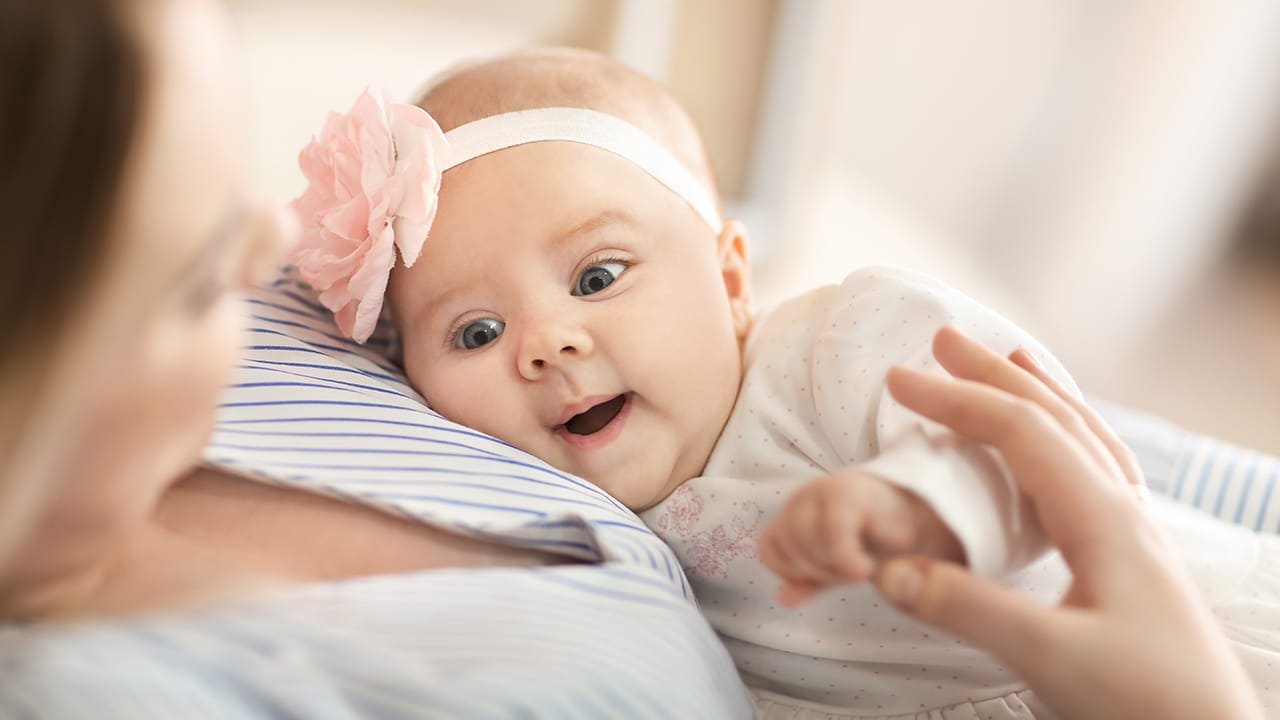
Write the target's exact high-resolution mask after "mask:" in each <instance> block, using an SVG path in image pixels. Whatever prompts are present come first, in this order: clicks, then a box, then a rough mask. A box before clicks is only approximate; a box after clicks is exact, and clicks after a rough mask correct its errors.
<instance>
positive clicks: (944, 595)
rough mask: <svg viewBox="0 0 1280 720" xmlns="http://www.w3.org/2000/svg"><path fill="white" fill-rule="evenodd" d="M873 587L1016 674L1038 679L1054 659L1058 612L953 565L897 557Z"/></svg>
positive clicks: (914, 615) (916, 615)
mask: <svg viewBox="0 0 1280 720" xmlns="http://www.w3.org/2000/svg"><path fill="white" fill-rule="evenodd" d="M875 583H876V587H877V588H879V589H880V592H881V593H882V594H883V595H884V596H885V597H887V598H889V600H890V601H892V602H893V604H894V605H895V606H896V607H897V608H898V609H899V610H901V611H902V612H904V613H906V614H907V615H910V616H912V617H915V618H919V619H920V620H923V621H924V622H927V623H929V624H931V625H935V626H937V627H939V628H941V629H943V630H946V631H947V632H950V633H952V634H953V635H956V636H957V637H960V638H963V639H964V640H967V641H968V642H969V643H971V644H973V645H974V646H976V647H980V648H983V649H985V650H988V651H990V652H992V653H994V654H996V655H998V656H1000V657H1001V658H1002V659H1004V660H1005V661H1006V662H1008V663H1009V664H1010V665H1012V666H1013V667H1014V668H1015V669H1016V670H1018V672H1019V673H1021V674H1023V675H1025V676H1030V677H1036V676H1038V675H1039V671H1041V670H1043V667H1042V666H1043V665H1045V664H1052V663H1054V662H1056V659H1055V658H1054V657H1053V655H1052V654H1046V653H1045V648H1052V647H1058V646H1059V643H1057V642H1056V641H1055V638H1056V637H1058V636H1060V630H1059V626H1060V625H1061V624H1062V623H1063V622H1064V618H1063V615H1062V613H1061V612H1059V611H1058V610H1056V609H1055V608H1051V607H1048V606H1045V605H1042V604H1040V603H1038V602H1036V601H1035V600H1032V599H1030V598H1028V597H1026V596H1024V595H1022V594H1020V593H1018V592H1017V591H1016V590H1013V589H1011V588H1007V587H1002V586H1000V585H996V584H995V583H992V582H991V581H989V580H984V579H982V578H978V577H975V576H974V575H972V574H970V573H969V572H968V571H967V570H965V569H964V568H961V567H959V566H957V565H952V564H951V563H946V562H940V561H937V560H929V559H926V558H920V557H909V558H898V559H895V560H891V561H889V562H888V563H886V564H885V566H884V568H883V569H882V570H881V571H880V572H879V573H878V574H877V576H876V579H875Z"/></svg>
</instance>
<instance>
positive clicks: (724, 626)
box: [642, 268, 1280, 718]
mask: <svg viewBox="0 0 1280 720" xmlns="http://www.w3.org/2000/svg"><path fill="white" fill-rule="evenodd" d="M947 323H950V324H953V325H955V326H956V327H958V328H959V329H960V330H962V331H963V332H965V333H966V334H968V335H969V336H971V337H973V338H975V339H976V340H978V341H980V342H982V343H984V344H985V345H987V346H989V347H991V348H992V349H994V350H995V351H997V352H999V353H1001V354H1008V353H1010V352H1012V351H1013V350H1014V349H1016V348H1019V347H1025V348H1027V349H1028V350H1030V351H1031V353H1032V354H1033V355H1034V356H1035V357H1036V359H1037V360H1039V361H1040V363H1041V364H1042V366H1044V367H1045V368H1046V369H1047V370H1048V371H1049V373H1050V374H1051V375H1053V376H1055V377H1056V378H1057V379H1058V380H1060V381H1061V382H1063V383H1064V384H1066V385H1067V387H1070V388H1072V389H1073V390H1074V388H1075V385H1074V383H1073V382H1072V381H1071V379H1070V377H1069V376H1068V374H1067V373H1066V371H1065V370H1064V369H1063V368H1062V366H1061V365H1060V364H1059V363H1058V362H1057V361H1056V360H1055V359H1054V358H1053V357H1052V356H1051V355H1050V354H1049V353H1048V352H1047V351H1046V350H1045V349H1044V348H1043V347H1042V346H1041V345H1040V344H1039V343H1038V342H1036V341H1035V339H1034V338H1032V337H1030V336H1029V335H1027V334H1026V333H1025V332H1023V331H1022V330H1020V329H1019V328H1017V327H1016V326H1015V325H1014V324H1013V323H1011V322H1009V321H1008V320H1006V319H1005V318H1003V317H1001V316H999V315H998V314H996V313H994V312H992V311H991V310H989V309H987V308H985V307H983V306H981V305H980V304H978V303H976V302H975V301H973V300H971V299H969V298H968V297H966V296H965V295H963V294H961V293H959V292H957V291H955V290H953V289H952V288H949V287H947V286H945V285H943V284H942V283H939V282H937V281H936V280H933V279H931V278H928V277H925V276H922V275H919V274H916V273H912V272H908V271H905V270H900V269H892V268H871V269H865V270H859V271H857V272H854V273H853V274H851V275H850V276H849V277H848V278H847V279H846V280H845V281H844V282H843V283H842V284H841V285H839V286H827V287H822V288H819V289H816V290H813V291H811V292H809V293H806V294H804V295H802V296H800V297H797V298H794V299H792V300H789V301H787V302H785V303H783V304H782V305H780V306H779V307H777V308H776V309H775V310H773V311H772V312H770V313H768V314H767V315H766V316H764V317H762V318H761V319H760V320H759V321H758V322H757V324H756V326H755V328H754V329H753V330H752V333H751V335H750V337H749V338H748V341H747V346H746V349H745V363H744V365H745V371H744V376H743V382H742V388H741V390H740V393H739V396H738V400H737V403H736V405H735V406H734V409H733V413H732V414H731V416H730V418H729V421H728V424H727V425H726V426H725V429H724V432H723V433H722V435H721V436H720V439H719V441H718V442H717V444H716V446H715V448H714V450H713V451H712V454H711V457H710V460H709V461H708V463H707V467H706V469H705V471H704V475H703V476H701V477H698V478H694V479H692V480H689V481H688V482H686V483H685V484H683V485H682V486H680V487H679V488H678V489H677V490H676V491H675V492H673V493H672V494H671V495H670V496H669V497H668V498H666V499H665V500H664V501H663V502H662V503H660V504H658V505H656V506H655V507H653V508H651V509H649V510H648V511H646V512H645V513H644V514H643V515H642V517H643V519H644V520H645V522H646V523H647V524H648V525H649V526H650V527H651V528H653V529H654V531H655V532H657V533H658V535H660V536H661V537H662V538H663V539H664V540H666V541H667V543H668V544H670V545H671V547H672V548H673V549H674V550H675V552H676V554H677V555H678V556H679V557H680V560H681V562H682V564H683V565H684V568H685V571H686V572H687V574H688V575H689V578H690V580H691V582H692V583H693V587H694V591H695V594H696V595H697V597H698V601H699V603H700V605H701V607H702V610H703V612H704V614H705V615H706V616H707V618H708V619H709V620H710V622H711V624H712V625H713V626H714V627H715V628H716V630H717V631H718V632H719V633H720V634H721V636H722V638H723V639H724V640H725V644H726V645H727V646H728V648H729V651H730V653H731V654H732V655H733V657H734V660H735V662H736V663H737V665H738V669H739V671H740V672H741V673H742V675H743V677H744V679H745V680H746V682H747V684H748V685H749V686H751V687H753V688H755V689H756V690H758V691H760V696H759V698H758V700H759V703H760V706H761V709H762V710H763V712H764V715H765V716H766V717H770V716H777V717H812V718H818V717H828V713H833V714H832V715H831V716H832V717H903V716H905V717H914V716H917V715H919V716H921V717H944V716H945V717H947V718H953V717H975V718H979V717H981V718H988V717H989V718H1004V717H1009V718H1014V717H1020V718H1027V717H1051V716H1052V715H1051V713H1049V712H1048V711H1047V710H1046V709H1045V708H1043V707H1042V706H1041V704H1040V703H1039V701H1038V700H1037V699H1036V698H1035V697H1034V695H1033V694H1032V693H1031V692H1029V691H1028V690H1026V685H1025V683H1023V682H1022V681H1021V680H1020V679H1019V678H1018V677H1017V676H1015V675H1014V674H1013V673H1012V672H1010V671H1009V670H1007V669H1006V668H1004V667H1001V666H1000V664H999V662H998V661H996V660H994V659H992V658H991V657H990V656H988V655H986V654H985V653H982V652H979V651H977V650H974V649H972V648H969V647H968V646H965V645H962V644H960V643H959V641H958V640H956V639H955V638H953V637H951V636H948V635H945V634H943V633H940V632H938V631H936V630H934V629H931V628H929V627H927V626H925V625H923V624H919V623H916V622H914V621H912V620H910V619H909V618H907V617H905V616H903V615H901V614H900V613H898V612H897V611H896V610H894V609H893V608H892V607H890V606H889V605H888V604H887V603H886V602H884V601H883V600H882V599H881V598H880V596H879V595H878V594H877V593H876V592H875V590H874V589H873V588H871V587H870V586H869V585H866V584H864V585H860V586H845V587H841V588H838V589H835V590H831V591H829V592H827V593H824V594H823V595H821V596H819V597H818V598H816V599H815V600H813V601H811V602H809V603H807V604H805V605H803V606H802V607H800V608H798V609H789V608H783V607H781V606H777V605H775V603H774V601H773V597H774V594H775V592H776V591H777V588H778V585H779V581H778V579H777V578H776V576H774V575H773V574H772V573H770V572H769V571H767V570H766V569H765V568H764V566H763V565H761V564H760V563H759V561H758V559H757V558H756V546H757V543H758V538H759V534H760V532H761V530H762V529H763V528H764V527H765V525H766V524H767V522H768V521H769V519H770V518H771V517H772V516H773V515H774V514H775V513H777V512H778V511H779V510H780V509H781V507H782V506H783V504H784V503H785V502H786V500H787V499H788V497H789V496H790V494H791V493H792V492H793V491H794V490H796V489H797V488H799V487H800V486H802V485H803V484H804V483H806V482H808V481H810V480H812V479H814V478H816V477H820V476H822V475H825V474H829V473H832V472H836V471H838V470H843V469H845V468H848V467H850V466H858V467H860V468H862V469H863V470H865V471H866V472H868V473H870V474H873V475H876V476H878V477H880V478H883V479H884V480H886V481H889V482H892V483H894V484H897V485H899V486H901V487H904V488H907V489H909V490H911V491H913V492H914V493H916V494H918V495H919V496H920V497H921V498H923V499H924V500H925V501H926V502H928V503H929V504H930V506H931V507H932V508H933V509H934V510H935V511H936V512H937V513H938V515H939V516H940V517H941V518H942V519H943V521H945V522H946V523H947V524H948V526H949V527H950V528H951V529H952V531H953V532H954V533H955V534H956V536H957V537H958V538H959V540H960V542H961V544H962V545H963V546H964V550H965V552H966V555H967V558H968V560H969V564H970V567H971V569H973V571H974V572H977V573H980V574H983V575H986V576H990V577H999V578H1002V579H1003V581H1005V582H1007V583H1009V584H1011V585H1014V586H1017V587H1019V588H1020V589H1022V590H1023V591H1024V592H1026V593H1028V594H1030V595H1032V596H1036V597H1039V598H1041V599H1043V600H1044V601H1046V602H1053V601H1054V600H1056V599H1057V598H1058V597H1060V596H1061V594H1062V592H1063V591H1064V590H1065V588H1066V586H1067V584H1068V582H1069V579H1070V575H1069V572H1068V571H1067V569H1066V567H1065V566H1064V565H1063V564H1062V562H1061V560H1060V558H1059V557H1058V556H1057V554H1056V553H1047V554H1046V553H1045V550H1046V544H1045V541H1044V538H1043V535H1042V534H1041V531H1040V529H1039V526H1038V524H1037V523H1036V522H1035V521H1034V518H1033V516H1032V515H1031V511H1030V507H1029V506H1028V505H1027V504H1026V500H1025V498H1024V497H1023V496H1022V495H1020V494H1019V493H1018V492H1017V491H1016V486H1014V485H1013V484H1012V481H1011V480H1010V479H1009V478H1008V477H1007V474H1006V473H1005V472H1004V471H1003V470H1002V466H1001V465H1000V464H999V462H998V461H997V460H996V459H995V458H994V456H993V455H992V454H991V453H990V452H989V451H987V450H986V449H984V448H982V447H979V446H977V445H975V444H971V443H966V442H961V441H960V440H959V439H958V438H957V437H956V436H955V435H954V434H952V433H951V432H950V431H948V430H946V429H945V428H942V427H941V426H939V425H937V424H935V423H932V422H929V421H927V420H924V419H923V418H921V417H920V416H918V415H916V414H914V413H912V412H910V411H908V410H907V409H906V408H904V407H902V406H901V405H900V404H898V403H897V402H896V401H895V400H894V399H893V398H892V397H891V396H890V395H889V393H888V390H887V389H886V386H885V381H884V378H885V374H886V372H887V371H888V369H889V368H890V367H891V366H893V365H895V364H903V365H908V366H912V367H917V368H937V367H938V365H937V362H936V361H935V360H934V359H933V355H932V350H931V347H932V340H933V336H934V334H935V332H936V331H937V330H938V329H939V328H940V327H942V326H943V325H944V324H947ZM939 371H940V370H939ZM1206 521H1207V522H1208V521H1210V519H1208V518H1206ZM1213 522H1216V521H1213ZM1231 531H1235V529H1234V528H1232V529H1231V530H1230V531H1226V530H1224V531H1223V532H1225V533H1226V535H1224V537H1227V536H1229V537H1230V538H1234V539H1238V536H1236V535H1231ZM1245 535H1248V536H1249V537H1250V538H1256V536H1253V535H1252V534H1250V533H1245ZM1232 542H1236V540H1232ZM1240 542H1243V541H1240ZM1273 544H1275V543H1273ZM1237 546H1238V543H1237ZM1037 558H1039V559H1037ZM1270 561H1271V562H1272V563H1274V562H1275V561H1276V552H1275V548H1272V552H1271V555H1270ZM1237 564H1238V563H1237ZM1227 565H1232V563H1227ZM1238 570H1239V572H1237V573H1236V576H1239V577H1240V578H1243V577H1245V576H1247V575H1248V574H1249V571H1250V570H1249V568H1247V567H1245V568H1239V569H1238ZM1274 570H1275V568H1274V567H1273V568H1272V571H1273V572H1274ZM1215 572H1219V573H1221V572H1226V570H1224V569H1223V568H1222V567H1217V566H1215ZM1236 576H1232V577H1236ZM1272 579H1274V578H1272ZM1208 582H1216V581H1213V580H1210V581H1208ZM1237 584H1238V583H1237ZM1272 600H1274V598H1272ZM1269 607H1271V608H1272V609H1273V610H1272V614H1271V615H1270V617H1271V618H1272V619H1273V620H1274V618H1275V617H1276V616H1275V614H1274V608H1275V603H1274V602H1272V603H1271V605H1270V606H1269ZM1268 637H1269V638H1270V639H1269V640H1268V642H1275V641H1276V640H1277V639H1278V638H1280V634H1277V633H1270V634H1269V636H1268ZM1273 649H1277V648H1273ZM1268 657H1269V658H1270V659H1277V658H1278V657H1280V656H1276V655H1275V654H1274V653H1269V654H1268ZM797 698H798V699H800V700H799V701H797V700H795V699H797Z"/></svg>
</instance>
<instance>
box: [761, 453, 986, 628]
mask: <svg viewBox="0 0 1280 720" xmlns="http://www.w3.org/2000/svg"><path fill="white" fill-rule="evenodd" d="M897 555H925V556H928V557H933V558H939V559H943V560H951V561H955V562H963V561H964V551H963V549H962V548H961V547H960V541H959V540H957V539H956V536H955V534H953V533H952V532H951V530H950V528H948V527H947V526H946V525H944V524H943V522H942V520H941V519H940V518H939V517H938V515H937V514H936V513H934V511H933V509H932V508H930V507H929V506H928V505H927V504H926V503H925V502H924V501H923V500H921V499H920V498H919V497H917V496H916V495H915V494H914V493H912V492H910V491H907V490H903V489H902V488H899V487H897V486H894V485H891V484H889V483H887V482H885V481H883V480H881V479H879V478H877V477H874V476H872V475H867V474H864V473H861V472H858V471H856V470H846V471H844V472H839V473H835V474H832V475H828V476H826V477H822V478H818V479H816V480H814V481H812V482H810V483H809V484H807V485H805V486H804V487H802V488H800V490H798V491H797V492H796V493H795V494H794V495H792V496H791V499H790V500H788V501H787V504H786V506H785V507H784V508H783V509H782V512H781V513H779V514H778V516H777V517H776V518H774V519H773V521H772V522H771V523H770V524H769V526H768V527H767V528H765V531H764V533H763V534H762V535H761V536H760V561H761V562H763V563H764V565H765V567H767V568H769V569H770V570H772V571H773V572H775V573H777V574H778V576H779V577H781V578H782V588H781V589H780V590H779V591H778V601H779V602H780V603H782V604H783V605H787V606H794V605H799V604H800V603H802V602H805V601H806V600H808V599H809V598H811V597H813V596H814V595H816V594H818V593H819V592H821V591H823V590H825V589H827V588H830V587H833V586H835V585H840V584H843V583H850V582H865V581H866V580H869V579H871V576H872V574H873V573H874V572H875V570H876V568H877V566H878V565H879V564H880V563H882V562H884V561H886V560H888V559H889V558H891V557H894V556H897Z"/></svg>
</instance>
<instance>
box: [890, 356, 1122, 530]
mask: <svg viewBox="0 0 1280 720" xmlns="http://www.w3.org/2000/svg"><path fill="white" fill-rule="evenodd" d="M1006 362H1007V361H1006ZM888 385H889V392H890V393H892V395H893V397H894V398H896V399H897V400H898V402H900V403H902V404H903V405H904V406H905V407H907V408H908V409H910V410H913V411H915V412H917V413H919V414H921V415H923V416H925V417H927V418H929V419H931V420H934V421H936V422H939V423H941V424H943V425H945V426H947V427H949V428H951V429H952V430H954V431H955V432H957V433H958V434H960V435H962V436H964V437H967V438H969V439H971V440H976V441H978V442H982V443H986V444H988V445H991V446H992V447H994V448H995V449H996V450H997V451H999V453H1000V455H1001V457H1002V458H1003V459H1004V461H1005V464H1006V465H1008V467H1009V471H1010V473H1011V474H1012V476H1013V478H1014V479H1015V480H1016V482H1017V483H1018V486H1019V487H1020V488H1022V490H1023V492H1025V493H1026V494H1027V495H1029V496H1031V497H1032V498H1033V499H1034V500H1035V501H1036V503H1037V505H1039V506H1040V507H1041V510H1040V515H1041V520H1042V523H1043V524H1044V526H1045V530H1046V531H1047V532H1048V533H1049V535H1050V537H1052V538H1053V539H1054V541H1055V543H1057V544H1058V545H1059V547H1061V549H1062V550H1063V552H1064V554H1068V553H1069V552H1071V550H1072V549H1073V548H1072V546H1073V545H1075V544H1076V543H1077V542H1083V541H1085V539H1086V538H1089V537H1096V536H1097V535H1098V534H1099V533H1103V532H1105V530H1106V527H1107V523H1110V522H1112V521H1113V519H1114V515H1115V513H1114V512H1113V511H1112V509H1111V500H1112V497H1111V496H1112V495H1114V494H1115V492H1116V490H1117V487H1118V485H1119V483H1118V482H1115V481H1114V480H1112V483H1113V484H1109V485H1106V488H1107V489H1108V490H1109V491H1110V492H1097V491H1089V492H1085V491H1081V490H1079V489H1078V488H1077V487H1076V486H1077V485H1079V484H1080V483H1088V484H1091V485H1094V486H1100V485H1104V484H1106V483H1107V481H1108V480H1109V479H1110V478H1109V477H1108V476H1107V475H1105V474H1104V472H1103V471H1102V470H1101V469H1100V468H1099V467H1098V466H1097V464H1096V463H1095V462H1094V460H1093V458H1092V456H1091V453H1089V452H1088V451H1086V450H1084V449H1083V448H1082V447H1081V446H1080V443H1079V441H1078V440H1077V438H1076V437H1075V436H1074V435H1072V434H1071V433H1068V432H1067V431H1066V430H1064V429H1063V428H1062V426H1061V424H1059V423H1058V421H1057V419H1055V418H1054V417H1053V416H1052V415H1050V414H1049V413H1048V412H1047V411H1045V410H1044V409H1043V408H1042V407H1041V406H1040V405H1038V404H1036V403H1035V402H1033V401H1030V400H1026V399H1023V398H1018V397H1014V396H1013V395H1010V394H1009V393H1007V392H1004V391H1003V390H999V389H996V388H993V387H990V386H988V385H983V384H982V383H978V382H974V381H971V380H963V379H960V378H955V377H946V376H943V375H940V374H937V373H929V372H923V371H919V370H912V369H909V368H905V367H895V368H892V369H891V370H890V371H889V376H888Z"/></svg>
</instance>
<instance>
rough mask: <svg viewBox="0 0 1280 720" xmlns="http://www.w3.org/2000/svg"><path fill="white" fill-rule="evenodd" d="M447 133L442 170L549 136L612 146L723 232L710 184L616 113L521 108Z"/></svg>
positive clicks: (541, 140)
mask: <svg viewBox="0 0 1280 720" xmlns="http://www.w3.org/2000/svg"><path fill="white" fill-rule="evenodd" d="M444 136H445V139H446V140H448V141H449V154H448V159H447V160H446V161H445V162H444V163H443V164H442V165H441V172H448V171H449V170H450V169H451V168H455V167H457V166H459V165H461V164H462V163H464V162H466V161H468V160H472V159H474V158H478V157H480V156H481V155H488V154H489V153H491V152H497V151H498V150H503V149H505V148H509V147H514V146H516V145H524V144H526V143H535V142H545V141H548V140H565V141H568V142H578V143H583V144H586V145H592V146H594V147H598V148H600V149H601V150H608V151H609V152H611V153H613V154H614V155H617V156H619V157H621V158H624V159H626V160H630V161H631V162H632V163H633V164H635V165H636V166H637V167H639V168H640V169H641V170H644V171H645V172H646V173H648V174H649V175H651V176H652V177H653V179H654V180H657V181H658V182H660V183H662V184H663V185H666V186H667V187H668V188H669V189H670V190H671V191H672V192H674V193H675V194H677V195H679V196H680V197H681V198H683V199H684V201H685V202H687V203H689V205H690V206H691V207H692V208H693V209H694V211H695V212H697V213H698V215H700V216H701V217H702V219H703V220H704V221H706V223H707V225H709V226H710V227H711V230H712V231H713V232H715V233H717V234H719V232H720V226H721V221H720V213H719V212H717V211H716V204H715V202H714V201H713V200H712V199H711V193H710V192H708V191H707V188H706V186H705V185H703V184H702V182H701V181H699V180H698V178H696V177H695V176H694V174H693V173H691V172H689V169H688V168H687V167H685V166H684V164H683V163H681V162H680V161H679V160H677V159H676V158H675V156H674V155H672V154H671V153H670V152H668V151H667V149H666V148H664V147H662V145H660V144H658V142H657V141H655V140H654V139H653V138H651V137H649V136H648V135H647V134H645V132H644V131H643V130H641V129H640V128H638V127H636V126H634V125H632V124H631V123H629V122H626V121H625V120H621V119H619V118H617V117H614V116H613V115H608V114H606V113H602V112H596V111H595V110H586V109H583V108H568V107H551V108H538V109H536V110H517V111H515V112H508V113H502V114H501V115H490V116H489V117H486V118H481V119H479V120H476V121H474V122H469V123H467V124H465V125H459V126H458V127H456V128H454V129H452V130H450V131H449V132H447V133H445V134H444Z"/></svg>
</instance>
